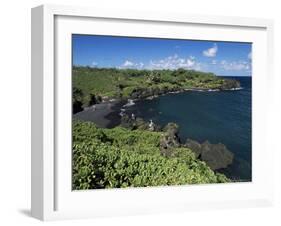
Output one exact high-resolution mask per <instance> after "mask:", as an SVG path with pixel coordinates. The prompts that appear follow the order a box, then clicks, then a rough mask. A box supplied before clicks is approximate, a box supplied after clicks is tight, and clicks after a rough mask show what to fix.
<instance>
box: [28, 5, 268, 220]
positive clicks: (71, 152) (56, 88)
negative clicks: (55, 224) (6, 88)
mask: <svg viewBox="0 0 281 226" xmlns="http://www.w3.org/2000/svg"><path fill="white" fill-rule="evenodd" d="M272 30H273V24H272V21H270V20H264V19H250V18H232V17H215V16H195V15H177V14H176V15H173V14H170V13H169V14H165V13H163V14H159V13H158V14H154V13H153V12H121V11H116V10H112V11H110V10H106V11H104V10H99V9H88V8H79V7H65V6H53V5H44V6H39V7H37V8H34V9H32V215H33V216H34V217H36V218H39V219H42V220H54V219H64V218H83V217H98V216H114V215H129V214H142V213H154V212H155V213H156V212H165V211H185V210H189V209H192V210H194V209H208V208H227V207H245V206H261V205H270V204H271V203H272V200H273V194H272V178H271V177H270V176H268V175H270V174H271V172H272V162H273V161H272V154H273V153H272V152H273V151H272V150H270V149H269V148H268V144H267V142H266V118H267V111H268V110H267V106H268V105H269V104H270V101H268V100H269V99H270V92H269V91H270V89H271V84H272V82H273V77H272V72H271V69H272V50H273V47H272V43H273V42H272Z"/></svg>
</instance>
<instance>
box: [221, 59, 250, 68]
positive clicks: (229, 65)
mask: <svg viewBox="0 0 281 226" xmlns="http://www.w3.org/2000/svg"><path fill="white" fill-rule="evenodd" d="M220 65H221V68H223V69H224V70H226V71H242V70H245V71H250V70H251V64H250V63H249V62H247V61H231V62H228V61H226V60H222V61H221V62H220Z"/></svg>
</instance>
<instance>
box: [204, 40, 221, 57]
mask: <svg viewBox="0 0 281 226" xmlns="http://www.w3.org/2000/svg"><path fill="white" fill-rule="evenodd" d="M217 52H218V46H217V44H216V43H215V44H214V45H213V47H212V48H209V49H206V50H204V51H203V55H204V56H206V57H215V56H216V55H217Z"/></svg>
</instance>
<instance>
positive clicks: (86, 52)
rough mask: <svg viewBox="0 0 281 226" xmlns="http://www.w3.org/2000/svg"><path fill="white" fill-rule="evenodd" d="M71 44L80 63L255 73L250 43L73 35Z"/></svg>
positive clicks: (241, 73)
mask: <svg viewBox="0 0 281 226" xmlns="http://www.w3.org/2000/svg"><path fill="white" fill-rule="evenodd" d="M72 46H73V48H72V51H73V64H74V65H77V66H78V65H80V66H90V67H100V68H102V67H111V68H112V67H115V68H136V69H150V70H152V69H171V70H174V69H177V68H185V69H193V70H199V71H206V72H213V73H215V74H217V75H223V76H251V74H252V59H251V48H252V47H251V44H250V43H237V42H217V41H195V40H174V39H159V38H130V37H113V36H96V35H73V36H72Z"/></svg>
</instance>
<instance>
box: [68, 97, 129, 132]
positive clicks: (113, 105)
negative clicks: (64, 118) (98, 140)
mask: <svg viewBox="0 0 281 226" xmlns="http://www.w3.org/2000/svg"><path fill="white" fill-rule="evenodd" d="M123 105H124V103H123V102H121V101H111V102H103V103H100V104H95V105H93V106H91V107H88V108H87V109H85V110H84V111H81V112H78V113H76V114H74V115H73V118H74V119H79V120H82V121H91V122H94V123H95V124H96V125H97V126H98V127H101V128H113V127H115V126H117V125H119V124H120V121H121V116H120V115H119V113H120V108H121V107H122V106H123Z"/></svg>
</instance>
